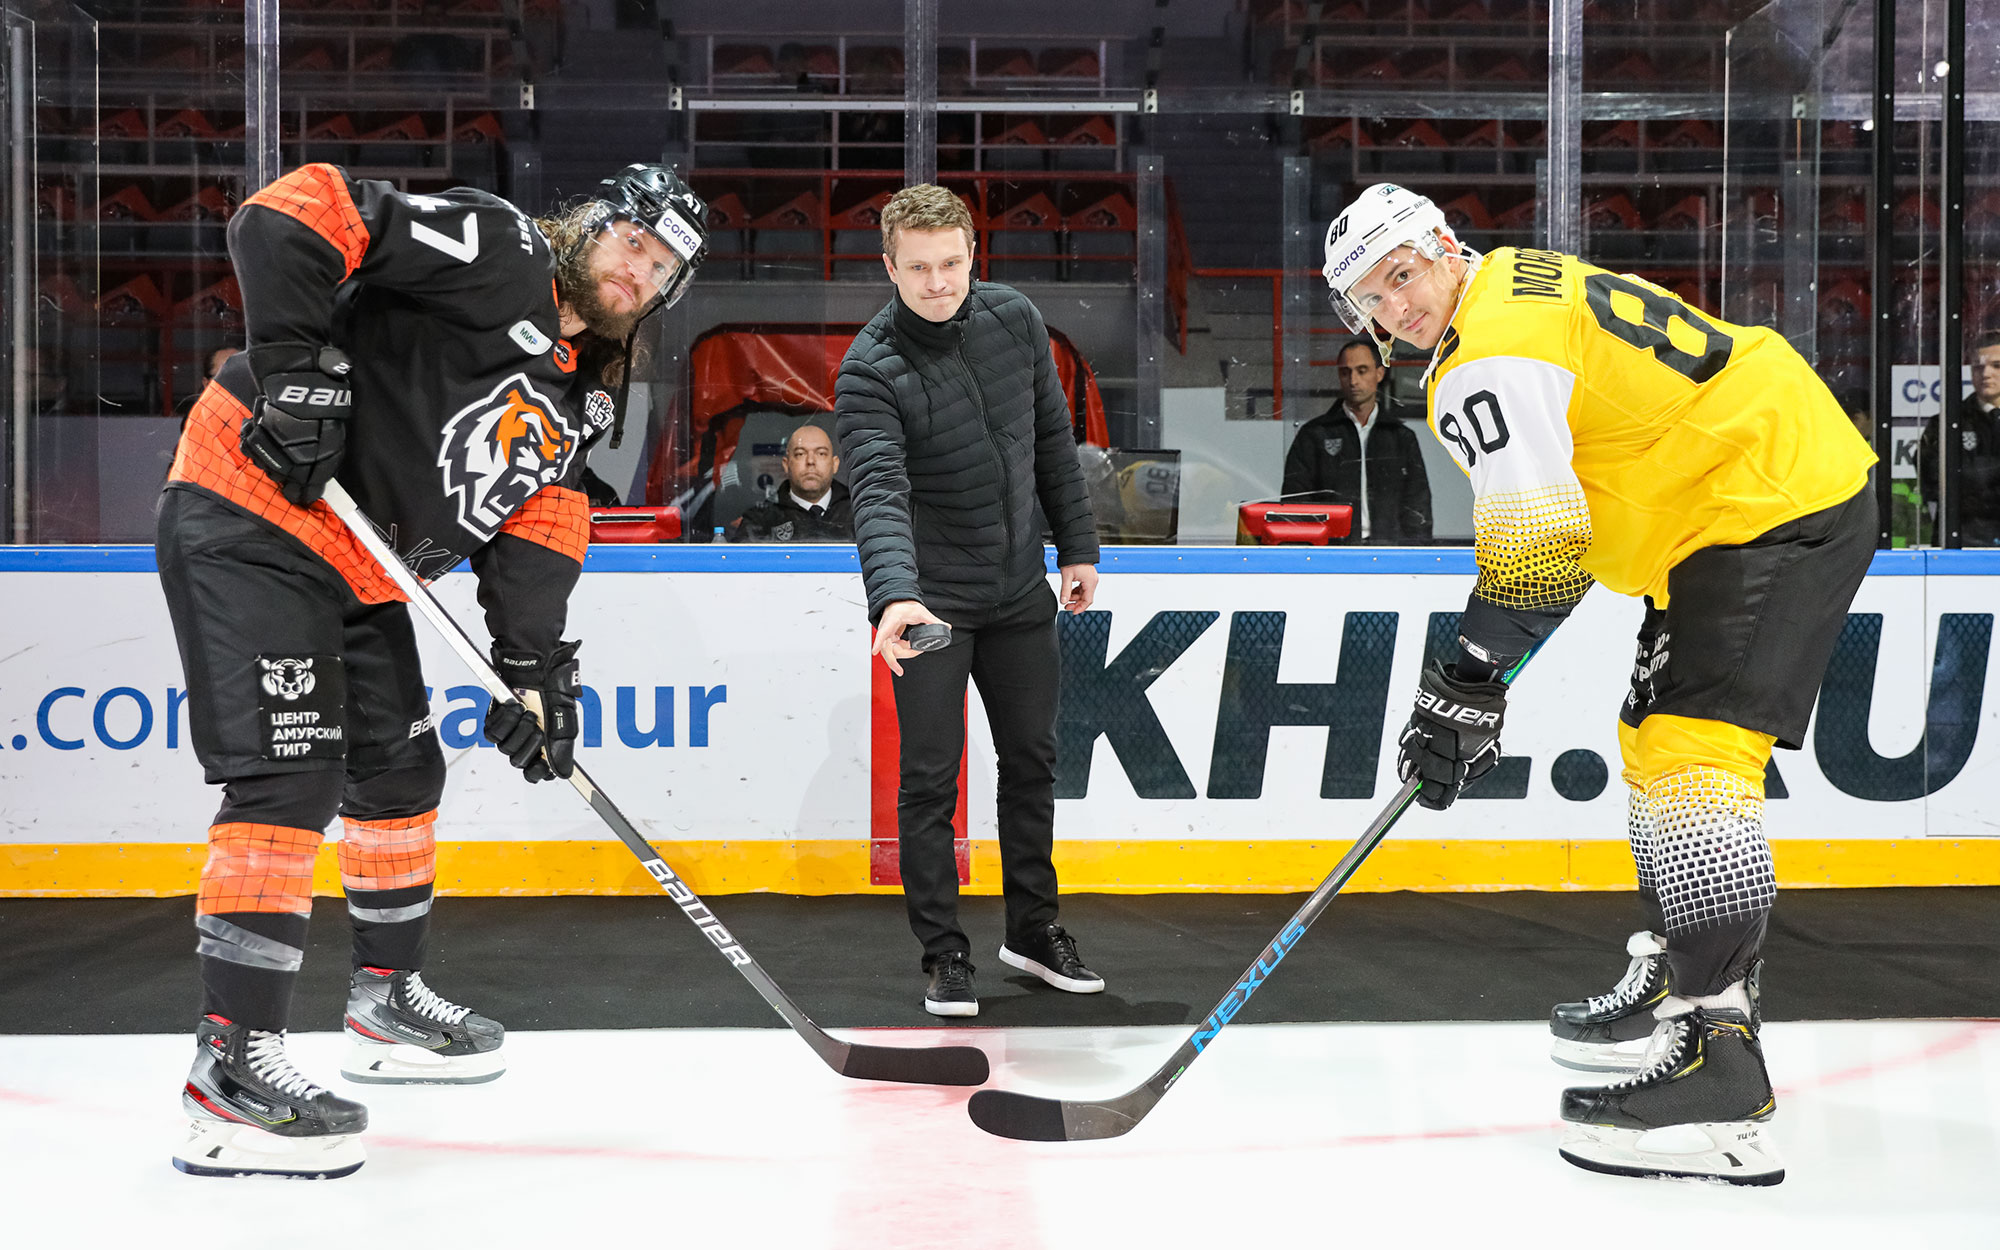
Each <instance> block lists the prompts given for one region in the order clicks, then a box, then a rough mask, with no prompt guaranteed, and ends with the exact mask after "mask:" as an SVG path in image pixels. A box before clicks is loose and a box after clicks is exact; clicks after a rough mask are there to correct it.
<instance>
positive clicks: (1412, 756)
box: [1396, 663, 1507, 812]
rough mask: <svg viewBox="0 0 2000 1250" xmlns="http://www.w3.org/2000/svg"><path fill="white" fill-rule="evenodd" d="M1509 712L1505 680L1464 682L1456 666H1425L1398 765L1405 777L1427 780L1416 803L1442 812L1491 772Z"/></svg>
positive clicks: (1418, 794)
mask: <svg viewBox="0 0 2000 1250" xmlns="http://www.w3.org/2000/svg"><path fill="white" fill-rule="evenodd" d="M1506 711H1507V685H1506V683H1505V682H1498V681H1460V680H1459V678H1458V673H1457V671H1456V670H1455V669H1450V668H1446V667H1445V666H1443V665H1442V664H1437V663H1433V664H1432V665H1431V666H1430V667H1429V668H1427V669H1425V670H1424V676H1423V680H1422V681H1420V682H1419V683H1418V684H1417V706H1416V710H1415V711H1414V712H1412V713H1410V725H1409V728H1407V729H1405V730H1404V731H1403V740H1402V745H1401V749H1400V750H1399V752H1398V754H1397V765H1396V772H1397V774H1398V775H1399V776H1400V777H1402V779H1403V780H1404V781H1409V780H1410V779H1412V778H1416V779H1418V780H1421V781H1422V782H1423V789H1421V790H1419V791H1417V802H1419V803H1421V804H1423V805H1424V806H1425V807H1428V808H1430V809H1431V810H1433V811H1439V812H1441V811H1443V810H1444V809H1445V808H1447V807H1450V806H1451V804H1452V800H1454V799H1456V798H1457V797H1458V792H1459V791H1461V790H1463V789H1465V787H1466V784H1467V783H1469V782H1471V781H1474V780H1477V779H1478V778H1480V777H1483V776H1485V775H1486V774H1487V773H1488V772H1491V771H1492V769H1493V766H1494V765H1495V764H1498V763H1499V762H1500V722H1501V719H1502V718H1503V717H1504V716H1505V714H1506Z"/></svg>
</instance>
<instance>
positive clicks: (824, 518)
mask: <svg viewBox="0 0 2000 1250" xmlns="http://www.w3.org/2000/svg"><path fill="white" fill-rule="evenodd" d="M838 472H840V457H839V456H838V455H836V454H834V450H833V440H832V439H831V438H828V437H827V433H826V431H825V430H822V429H820V428H819V427H818V426H816V425H814V424H812V423H811V422H807V423H806V424H804V425H802V426H800V427H799V428H798V429H796V430H793V431H792V436H791V437H790V438H788V439H786V440H785V480H784V481H782V482H780V483H779V484H778V497H777V498H776V499H765V500H760V501H759V502H757V503H754V504H751V505H750V507H749V508H747V509H745V510H744V513H743V519H742V520H740V521H738V522H737V523H736V524H735V525H733V526H731V527H730V530H729V541H730V542H733V543H851V542H853V541H854V505H853V503H852V502H851V501H850V500H849V499H848V497H847V488H846V487H845V486H842V485H841V484H840V483H839V482H836V481H834V480H833V475H834V474H836V473H838Z"/></svg>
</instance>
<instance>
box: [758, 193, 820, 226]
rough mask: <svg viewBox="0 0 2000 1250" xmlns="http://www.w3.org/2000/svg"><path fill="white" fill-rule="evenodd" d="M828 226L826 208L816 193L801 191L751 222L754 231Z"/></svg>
mask: <svg viewBox="0 0 2000 1250" xmlns="http://www.w3.org/2000/svg"><path fill="white" fill-rule="evenodd" d="M824 225H826V207H825V205H823V204H821V203H820V202H819V193H818V192H816V191H801V192H799V193H798V194H797V195H794V196H792V197H791V198H790V199H788V200H785V201H784V202H783V203H781V204H779V205H778V206H777V207H775V208H772V209H769V210H767V211H765V212H762V213H759V214H758V215H757V216H756V217H754V218H752V219H751V221H750V228H751V229H752V230H818V229H820V228H821V227H822V226H824Z"/></svg>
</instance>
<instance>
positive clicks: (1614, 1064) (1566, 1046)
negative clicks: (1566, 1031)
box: [1549, 1037, 1650, 1072]
mask: <svg viewBox="0 0 2000 1250" xmlns="http://www.w3.org/2000/svg"><path fill="white" fill-rule="evenodd" d="M1649 1040H1650V1039H1649V1038H1644V1037H1641V1038H1635V1039H1634V1040H1632V1041H1629V1042H1613V1043H1611V1044H1610V1045H1608V1046H1607V1045H1604V1044H1602V1043H1597V1044H1593V1043H1590V1042H1574V1041H1571V1040H1569V1039H1568V1038H1566V1037H1558V1038H1556V1039H1555V1040H1554V1041H1553V1042H1551V1043H1550V1044H1549V1058H1551V1059H1553V1060H1555V1061H1556V1062H1557V1063H1559V1064H1561V1065H1562V1066H1563V1067H1565V1068H1568V1069H1570V1070H1571V1071H1574V1072H1637V1071H1638V1070H1639V1069H1640V1068H1642V1067H1644V1066H1645V1063H1646V1043H1647V1042H1648V1041H1649Z"/></svg>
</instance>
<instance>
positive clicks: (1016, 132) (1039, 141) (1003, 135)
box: [986, 118, 1049, 148]
mask: <svg viewBox="0 0 2000 1250" xmlns="http://www.w3.org/2000/svg"><path fill="white" fill-rule="evenodd" d="M1048 141H1049V137H1048V135H1047V134H1046V133H1044V132H1043V130H1042V128H1041V127H1040V126H1039V125H1037V124H1036V123H1035V120H1034V119H1033V118H1029V119H1028V120H1026V121H1020V122H1015V123H1014V124H1013V125H1012V126H1009V127H1007V129H1005V130H1003V131H1001V132H1000V133H999V134H997V135H994V136H993V137H992V138H990V139H988V140H987V141H986V146H987V147H1000V148H1007V147H1043V146H1046V145H1047V144H1048Z"/></svg>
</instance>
